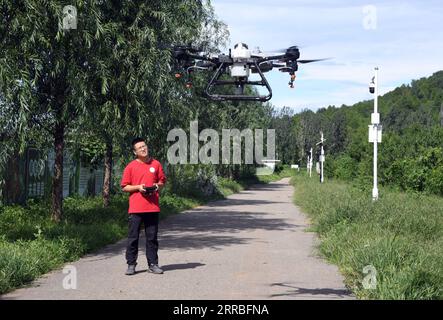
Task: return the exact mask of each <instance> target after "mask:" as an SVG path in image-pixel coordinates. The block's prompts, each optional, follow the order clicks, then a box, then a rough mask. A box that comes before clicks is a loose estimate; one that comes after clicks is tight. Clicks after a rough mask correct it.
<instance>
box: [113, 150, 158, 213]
mask: <svg viewBox="0 0 443 320" xmlns="http://www.w3.org/2000/svg"><path fill="white" fill-rule="evenodd" d="M159 182H160V183H165V182H166V176H165V174H164V172H163V168H162V165H161V164H160V162H158V161H157V160H155V159H152V158H151V159H150V160H149V162H140V161H137V160H133V161H131V162H130V163H129V164H128V165H127V166H126V168H125V170H124V171H123V176H122V180H121V182H120V185H121V187H122V188H123V187H125V186H127V185H132V186H133V185H139V184H144V185H145V186H146V187H152V186H153V185H154V183H159ZM158 201H159V194H158V192H154V193H153V194H152V195H148V194H143V193H141V192H139V191H135V192H131V194H130V196H129V209H128V213H141V212H160V206H159V203H158Z"/></svg>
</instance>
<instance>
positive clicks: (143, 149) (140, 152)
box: [134, 141, 148, 158]
mask: <svg viewBox="0 0 443 320" xmlns="http://www.w3.org/2000/svg"><path fill="white" fill-rule="evenodd" d="M134 154H135V155H136V156H137V157H139V158H146V157H147V156H148V146H147V145H146V143H145V142H144V141H141V142H137V143H136V144H135V145H134Z"/></svg>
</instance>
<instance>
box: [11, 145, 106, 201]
mask: <svg viewBox="0 0 443 320" xmlns="http://www.w3.org/2000/svg"><path fill="white" fill-rule="evenodd" d="M77 154H78V155H77V156H72V153H71V152H70V151H66V152H65V153H64V161H63V197H64V198H65V197H68V196H72V195H79V196H91V195H98V194H100V193H101V192H102V189H103V179H104V169H103V167H102V166H98V167H97V166H95V167H94V166H92V165H90V164H88V163H86V162H85V161H82V160H81V158H82V157H81V153H77ZM53 168H54V152H53V151H49V152H42V151H41V150H38V149H36V148H32V147H29V148H27V149H26V151H25V152H24V154H23V155H22V156H18V157H17V158H13V159H11V160H10V161H9V163H8V166H7V170H6V173H5V176H6V179H5V180H6V181H5V186H4V190H3V196H4V198H5V202H9V203H11V202H15V203H23V202H25V201H26V200H27V199H30V198H43V197H47V196H49V195H50V193H51V186H52V176H53Z"/></svg>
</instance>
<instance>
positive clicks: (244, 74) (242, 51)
mask: <svg viewBox="0 0 443 320" xmlns="http://www.w3.org/2000/svg"><path fill="white" fill-rule="evenodd" d="M231 58H232V61H233V64H232V66H231V67H230V72H231V77H234V78H235V79H236V89H237V90H236V94H240V95H241V94H243V92H244V85H245V82H246V81H247V79H248V77H249V73H250V70H249V64H248V63H247V61H248V59H250V58H251V51H249V48H248V46H247V45H246V44H244V43H241V42H240V43H237V44H236V45H235V46H234V49H233V50H232V51H231Z"/></svg>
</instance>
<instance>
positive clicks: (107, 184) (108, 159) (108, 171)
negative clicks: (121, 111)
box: [103, 141, 112, 208]
mask: <svg viewBox="0 0 443 320" xmlns="http://www.w3.org/2000/svg"><path fill="white" fill-rule="evenodd" d="M111 175H112V141H108V142H106V153H105V178H104V180H103V207H105V208H107V207H109V202H110V198H111Z"/></svg>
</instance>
